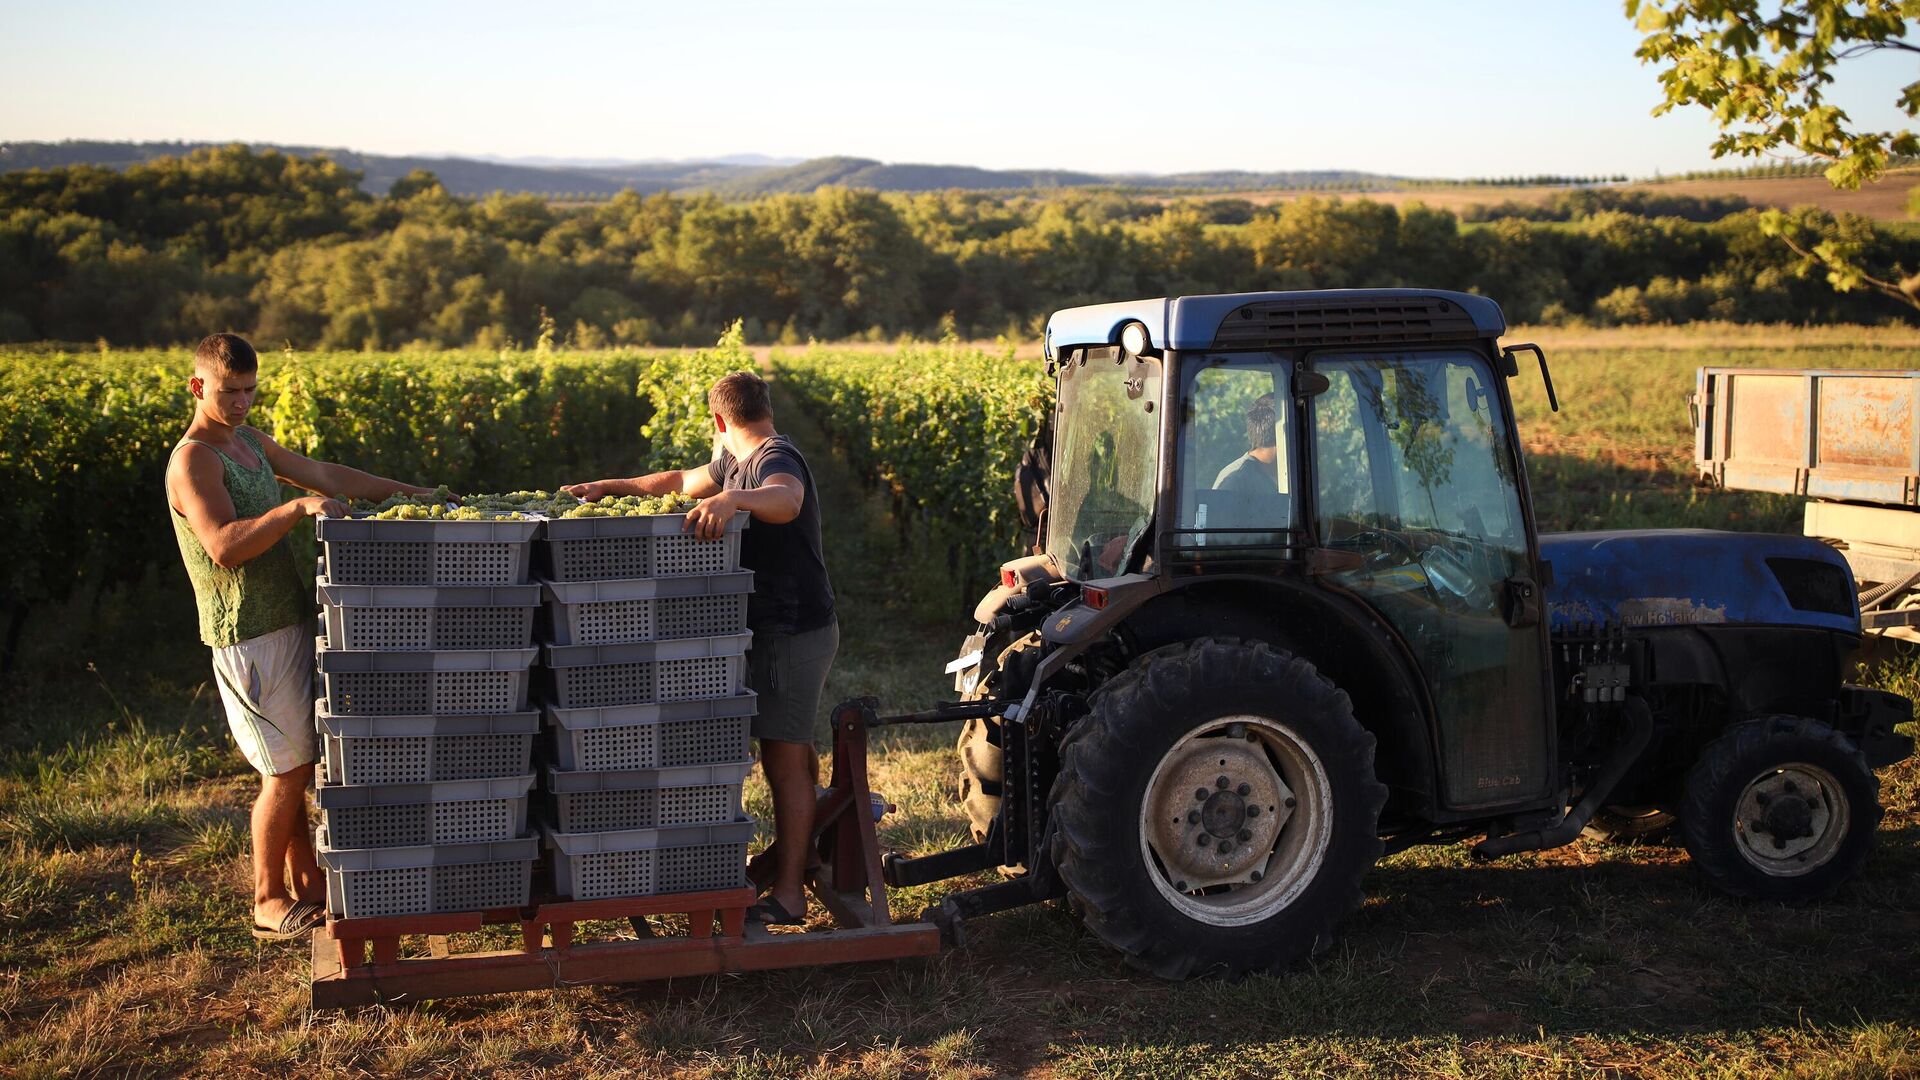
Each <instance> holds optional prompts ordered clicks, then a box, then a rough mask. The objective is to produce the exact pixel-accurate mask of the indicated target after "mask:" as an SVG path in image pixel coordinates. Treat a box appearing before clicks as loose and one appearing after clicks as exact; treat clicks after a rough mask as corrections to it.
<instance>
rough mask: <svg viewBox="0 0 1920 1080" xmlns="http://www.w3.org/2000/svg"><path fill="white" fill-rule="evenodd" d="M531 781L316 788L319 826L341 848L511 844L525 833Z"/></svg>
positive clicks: (511, 779) (523, 778) (513, 778)
mask: <svg viewBox="0 0 1920 1080" xmlns="http://www.w3.org/2000/svg"><path fill="white" fill-rule="evenodd" d="M532 788H533V776H532V774H528V775H525V776H501V777H494V778H493V779H489V780H445V781H441V782H439V783H431V784H317V785H315V786H314V789H313V798H314V801H315V802H317V803H319V804H320V822H321V824H323V825H325V826H326V827H327V832H328V834H329V835H331V836H332V837H333V838H334V840H335V842H337V843H338V844H339V845H340V846H341V847H350V848H382V847H408V846H411V845H414V844H466V843H474V842H477V841H481V840H511V839H513V838H514V837H516V836H519V835H521V834H523V833H525V832H526V831H527V792H528V791H530V790H532Z"/></svg>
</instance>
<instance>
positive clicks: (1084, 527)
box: [1047, 349, 1160, 579]
mask: <svg viewBox="0 0 1920 1080" xmlns="http://www.w3.org/2000/svg"><path fill="white" fill-rule="evenodd" d="M1159 399H1160V363H1159V361H1157V360H1154V359H1151V358H1146V359H1141V358H1128V357H1126V356H1124V355H1122V354H1121V352H1120V350H1118V349H1088V350H1085V351H1083V352H1081V353H1080V354H1079V355H1077V356H1073V357H1071V358H1069V359H1068V361H1067V362H1066V363H1065V364H1063V365H1062V366H1061V368H1060V394H1059V403H1058V405H1057V406H1056V408H1057V409H1058V412H1057V413H1056V414H1055V420H1054V428H1053V430H1054V432H1055V435H1054V441H1053V446H1054V453H1053V490H1052V492H1051V495H1052V502H1051V503H1050V504H1049V505H1048V507H1047V551H1048V553H1049V554H1051V555H1052V556H1053V557H1054V558H1055V559H1058V560H1059V561H1060V565H1061V567H1062V568H1063V569H1064V570H1065V571H1066V574H1067V576H1068V577H1070V578H1076V579H1086V578H1100V577H1110V576H1112V575H1114V574H1118V573H1121V572H1122V571H1123V570H1124V569H1125V567H1126V563H1127V553H1128V551H1130V550H1131V549H1132V548H1133V546H1134V543H1135V542H1136V541H1138V540H1139V539H1140V537H1141V536H1142V535H1143V534H1144V533H1145V532H1146V529H1147V523H1148V519H1149V518H1150V517H1151V516H1152V514H1153V496H1154V490H1155V477H1156V476H1157V475H1158V464H1159V460H1160V455H1159V430H1160V424H1159V418H1158V415H1157V414H1156V413H1155V411H1154V410H1155V409H1157V408H1158V402H1159Z"/></svg>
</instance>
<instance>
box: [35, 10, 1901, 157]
mask: <svg viewBox="0 0 1920 1080" xmlns="http://www.w3.org/2000/svg"><path fill="white" fill-rule="evenodd" d="M1349 12H1350V9H1344V10H1343V9H1338V8H1335V7H1333V6H1332V5H1310V6H1294V7H1289V8H1286V9H1284V10H1280V11H1275V10H1273V9H1270V8H1267V7H1263V6H1260V5H1257V4H1253V3H1250V2H1248V0H1232V2H1229V3H1227V4H1224V5H1222V6H1220V7H1218V8H1215V9H1211V10H1210V11H1209V14H1208V16H1207V17H1206V18H1205V19H1197V18H1191V17H1170V16H1166V15H1164V14H1161V13H1159V12H1158V11H1156V10H1155V9H1154V8H1153V7H1152V6H1151V5H1145V4H1140V3H1129V4H1120V5H1098V6H1096V5H1093V4H1091V3H1089V2H1087V0H1075V2H1074V3H1069V4H1062V5H1056V6H1051V7H1048V8H1046V9H1043V10H1031V11H1030V10H1027V9H1025V8H1022V7H1020V6H1018V5H1013V4H1010V3H1006V2H1005V0H993V2H990V3H988V4H985V5H980V6H976V7H974V8H970V9H969V10H968V11H967V12H965V13H963V14H960V13H951V12H939V11H932V10H922V9H900V8H897V7H895V6H891V5H883V4H880V3H878V2H877V0H833V2H831V3H827V4H825V5H823V6H818V7H815V8H812V9H808V10H805V11H801V10H796V9H791V8H787V7H778V6H774V7H763V6H760V5H756V4H754V3H751V2H748V0H720V2H718V3H713V4H708V5H703V6H702V7H700V8H699V9H697V10H690V9H662V10H652V11H644V12H643V11H634V10H630V9H628V8H626V7H624V6H620V5H617V4H612V3H607V2H603V0H593V2H586V3H574V4H570V5H567V6H566V7H564V8H561V9H559V10H558V11H557V12H556V13H555V14H553V15H552V16H550V17H548V18H543V19H539V20H529V19H526V18H525V17H524V16H522V15H521V14H520V13H519V12H518V11H517V10H516V9H513V8H511V7H509V6H507V5H504V4H500V3H498V2H497V0H489V2H487V3H481V4H475V5H459V6H455V5H447V4H421V5H409V6H404V7H398V8H396V7H392V6H382V7H376V6H374V5H371V4H365V3H359V4H354V3H349V4H348V5H346V6H345V7H344V8H339V9H337V11H336V14H335V16H334V17H333V18H330V19H328V20H326V21H325V22H323V23H319V24H315V23H314V21H313V20H311V19H310V18H306V17H304V16H302V15H301V14H300V13H297V12H293V11H281V10H276V9H268V10H263V11H255V10H253V9H246V8H241V7H240V6H238V5H236V4H230V3H209V4H201V5H197V6H196V7H194V8H193V9H191V10H190V11H188V12H185V13H178V12H173V11H161V10H158V9H148V8H145V7H141V6H137V5H132V4H125V3H107V4H101V5H96V6H92V7H87V8H82V9H74V8H58V9H54V8H47V7H42V6H38V5H25V4H21V3H18V2H17V0H9V2H7V3H4V4H0V29H4V30H5V31H6V33H5V35H4V40H5V41H7V42H8V44H7V45H6V46H0V50H4V51H0V56H5V57H6V58H7V60H8V63H6V64H4V65H0V102H6V103H7V104H6V105H0V137H4V138H5V139H6V140H8V141H61V140H81V141H104V142H124V141H133V142H158V141H176V140H179V141H187V142H222V143H224V142H236V141H237V142H245V143H265V144H275V145H297V146H311V147H324V148H338V149H343V150H352V151H354V152H358V153H365V154H376V155H382V156H403V157H437V158H466V159H473V160H501V159H505V160H506V161H508V162H511V163H516V164H522V163H524V164H528V165H531V166H533V167H555V166H542V165H535V164H534V163H533V162H532V161H529V160H528V159H548V160H549V161H551V160H552V159H567V158H572V159H584V160H590V161H607V160H620V161H626V162H634V163H648V162H676V163H678V162H714V161H718V160H720V159H723V158H729V157H733V158H738V157H746V156H753V155H758V156H765V157H769V158H776V159H796V160H812V159H817V158H822V157H858V158H865V159H871V160H875V161H880V162H887V163H901V164H951V165H962V166H969V167H975V168H983V169H995V170H1010V169H1020V170H1066V171H1076V172H1091V173H1099V174H1103V175H1113V174H1122V173H1139V174H1147V175H1165V174H1168V173H1185V172H1210V171H1245V172H1308V171H1355V172H1367V173H1375V174H1379V175H1382V176H1394V177H1407V178H1465V177H1488V176H1514V175H1533V174H1559V175H1612V174H1620V173H1624V174H1627V175H1630V176H1650V175H1656V174H1658V175H1665V174H1669V173H1681V172H1690V171H1697V170H1705V169H1714V168H1726V167H1740V166H1743V165H1752V164H1765V163H1766V161H1767V160H1768V159H1736V158H1723V159H1715V158H1713V157H1712V155H1711V154H1710V153H1709V151H1708V146H1709V143H1710V142H1711V139H1712V137H1713V134H1714V132H1715V128H1714V126H1713V122H1712V119H1711V117H1710V116H1708V115H1707V114H1706V112H1705V111H1704V110H1701V109H1697V108H1692V109H1683V110H1678V111H1676V112H1674V113H1671V114H1669V115H1667V116H1664V117H1658V118H1655V117H1652V116H1650V115H1649V113H1650V110H1651V109H1652V108H1653V107H1654V105H1656V104H1657V103H1658V102H1659V100H1660V91H1659V85H1658V81H1657V77H1656V71H1655V69H1653V68H1651V67H1645V66H1642V65H1641V64H1640V62H1639V61H1638V60H1637V59H1636V58H1635V57H1634V55H1633V51H1634V48H1635V46H1636V45H1637V44H1638V41H1639V38H1640V35H1639V33H1638V32H1637V31H1635V30H1634V28H1633V27H1632V25H1631V24H1630V23H1629V22H1628V21H1627V19H1626V18H1625V16H1624V15H1623V14H1622V13H1621V9H1620V6H1619V4H1618V3H1617V0H1607V2H1605V3H1601V2H1599V0H1589V2H1587V3H1583V4H1580V5H1577V6H1576V5H1538V4H1528V3H1522V2H1519V0H1489V2H1486V3H1481V4H1476V5H1473V6H1472V7H1471V8H1470V9H1467V10H1463V11H1457V12H1449V13H1448V15H1447V17H1445V18H1437V17H1435V16H1434V15H1433V10H1432V9H1431V8H1428V7H1426V6H1424V5H1419V4H1416V3H1413V2H1411V0H1394V2H1391V3H1388V4H1386V5H1383V6H1382V7H1381V8H1378V9H1376V11H1375V13H1374V14H1373V15H1370V17H1369V18H1368V19H1366V20H1365V22H1364V24H1362V23H1361V22H1360V21H1359V20H1354V19H1352V18H1351V17H1350V14H1349ZM1396 26H1398V27H1401V28H1403V29H1410V30H1417V31H1418V32H1417V33H1414V32H1406V33H1391V32H1381V28H1383V27H1384V28H1387V29H1388V30H1391V29H1392V28H1394V27H1396ZM743 28H745V29H743ZM1101 28H1105V29H1106V30H1107V31H1109V33H1108V34H1106V35H1103V36H1102V38H1101V40H1103V41H1111V42H1113V44H1111V45H1110V46H1108V47H1105V48H1102V49H1099V50H1097V51H1095V50H1087V49H1085V48H1080V49H1079V51H1072V50H1073V49H1074V48H1075V47H1078V46H1079V43H1081V42H1083V41H1085V40H1087V38H1088V31H1089V30H1090V29H1095V30H1098V29H1101ZM1263 30H1265V31H1269V32H1262V31H1263ZM1149 41H1150V42H1152V43H1153V49H1152V50H1147V49H1146V48H1145V47H1144V46H1143V45H1141V44H1139V42H1149ZM1568 41H1574V42H1578V43H1579V47H1578V48H1568V47H1567V46H1566V44H1565V43H1566V42H1568ZM419 42H432V43H433V45H432V46H431V47H430V48H423V47H421V46H420V45H418V44H417V43H419ZM1300 42H1310V43H1312V45H1313V47H1312V48H1301V47H1300V45H1299V44H1298V43H1300ZM936 46H937V47H936ZM207 54H216V55H232V56H238V57H249V56H262V57H266V58H267V59H266V60H265V61H263V62H262V63H261V65H260V70H261V75H260V76H259V77H258V78H257V79H252V80H249V81H248V84H247V85H246V87H245V92H244V93H233V92H231V87H229V86H225V85H222V84H221V83H220V82H219V80H217V79H213V78H205V77H201V76H200V73H198V72H194V71H193V70H192V69H189V68H187V67H186V65H185V64H184V63H183V62H182V61H181V60H180V59H179V58H180V57H184V56H194V55H207ZM1189 56H1191V57H1196V58H1198V60H1199V61H1200V62H1199V63H1196V64H1194V65H1192V66H1190V67H1189V66H1183V65H1182V64H1181V63H1180V61H1181V59H1182V58H1184V57H1189ZM1079 57H1085V59H1086V62H1085V63H1084V64H1075V63H1074V61H1075V59H1077V58H1079ZM543 58H550V60H543ZM796 58H798V59H796ZM1490 58H1491V62H1490ZM1169 61H1171V62H1169ZM543 62H553V63H556V64H557V65H560V66H559V70H560V71H561V74H560V75H558V76H556V77H551V78H538V77H530V73H531V75H537V74H538V72H539V70H540V65H541V64H542V63H543ZM1910 67H1911V65H1910V64H1907V63H1905V62H1904V60H1903V58H1902V57H1899V56H1897V55H1886V54H1882V55H1875V56H1868V57H1864V58H1861V59H1857V60H1852V61H1848V62H1847V63H1846V64H1845V65H1844V66H1843V67H1842V68H1841V69H1840V70H1839V76H1838V82H1837V83H1836V85H1835V87H1834V88H1833V91H1832V95H1831V96H1832V98H1833V100H1834V101H1835V103H1836V104H1839V105H1841V106H1842V107H1843V108H1846V109H1847V110H1848V112H1849V113H1850V114H1851V116H1852V119H1853V121H1854V123H1855V124H1856V125H1857V126H1860V127H1863V128H1871V129H1881V128H1892V129H1898V128H1902V127H1905V126H1907V125H1908V124H1909V123H1910V121H1908V120H1907V118H1905V117H1904V116H1902V115H1901V114H1899V112H1898V110H1897V109H1896V108H1895V107H1894V104H1893V102H1894V99H1895V95H1896V93H1897V88H1898V86H1899V85H1901V84H1902V83H1903V82H1904V81H1906V80H1908V79H1910V78H1911V72H1910ZM183 70H184V71H186V72H187V77H182V72H183ZM1299 100H1311V101H1313V102H1315V103H1319V102H1333V103H1336V104H1337V107H1334V108H1318V107H1316V108H1300V107H1298V106H1295V105H1293V104H1292V103H1293V102H1295V101H1299ZM1409 103H1414V104H1412V105H1409ZM743 148H744V149H743ZM558 167H565V166H558ZM589 167H590V166H589Z"/></svg>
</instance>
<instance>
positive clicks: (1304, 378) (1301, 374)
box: [1293, 367, 1333, 398]
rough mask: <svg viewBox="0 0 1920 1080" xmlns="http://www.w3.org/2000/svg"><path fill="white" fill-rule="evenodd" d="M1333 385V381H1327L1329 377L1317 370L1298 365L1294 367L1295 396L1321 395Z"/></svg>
mask: <svg viewBox="0 0 1920 1080" xmlns="http://www.w3.org/2000/svg"><path fill="white" fill-rule="evenodd" d="M1332 386H1333V383H1331V382H1329V381H1327V377H1326V376H1325V375H1322V374H1320V373H1319V372H1317V371H1310V370H1308V369H1306V368H1304V367H1296V368H1294V369H1293V396H1294V397H1303V398H1306V397H1319V396H1320V395H1321V394H1324V393H1326V392H1327V391H1328V390H1329V389H1331V388H1332Z"/></svg>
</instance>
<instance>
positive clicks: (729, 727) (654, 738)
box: [542, 690, 760, 769]
mask: <svg viewBox="0 0 1920 1080" xmlns="http://www.w3.org/2000/svg"><path fill="white" fill-rule="evenodd" d="M759 708H760V706H759V696H758V695H756V694H755V693H754V692H753V691H751V690H749V691H747V692H746V693H744V694H739V695H736V696H734V697H725V698H703V699H700V700H697V701H670V702H663V703H657V704H652V705H614V706H609V707H607V708H601V709H561V708H556V707H554V706H552V705H546V706H543V708H542V713H543V715H544V716H545V717H546V721H547V724H548V726H549V727H551V728H552V729H553V761H554V764H555V765H556V766H558V767H560V768H562V769H663V768H674V767H677V766H681V765H721V764H725V763H727V762H730V761H741V760H744V759H746V758H747V757H748V756H750V754H751V739H752V732H751V728H752V725H753V716H754V714H755V713H757V712H758V711H759Z"/></svg>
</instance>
